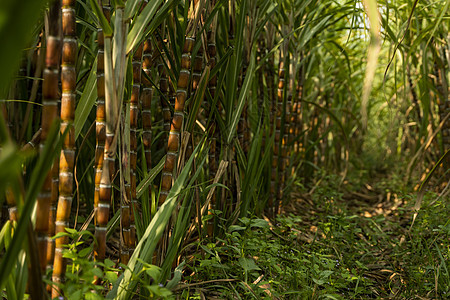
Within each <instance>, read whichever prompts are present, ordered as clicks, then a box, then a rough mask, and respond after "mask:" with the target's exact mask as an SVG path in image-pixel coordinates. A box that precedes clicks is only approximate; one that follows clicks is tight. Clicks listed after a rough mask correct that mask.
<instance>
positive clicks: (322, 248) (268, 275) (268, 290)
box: [179, 176, 450, 299]
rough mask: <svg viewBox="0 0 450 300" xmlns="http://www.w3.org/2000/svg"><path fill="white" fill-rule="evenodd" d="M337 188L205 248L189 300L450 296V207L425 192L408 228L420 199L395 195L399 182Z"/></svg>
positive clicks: (196, 262)
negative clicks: (206, 299) (361, 188)
mask: <svg viewBox="0 0 450 300" xmlns="http://www.w3.org/2000/svg"><path fill="white" fill-rule="evenodd" d="M334 182H336V177H335V176H327V177H326V178H325V179H324V180H323V181H322V183H321V184H320V185H319V186H318V187H317V188H316V190H315V193H314V195H313V196H312V197H311V196H308V195H307V191H306V190H300V191H299V192H298V193H295V192H294V195H296V197H295V198H294V199H293V200H292V202H291V203H290V205H288V206H287V207H286V208H285V210H286V212H284V213H283V214H281V215H280V216H279V217H278V218H277V219H276V220H275V221H273V222H272V223H268V222H267V221H266V220H263V219H259V218H243V219H240V220H239V223H238V224H236V225H234V226H232V227H231V228H230V230H229V231H228V233H226V235H225V237H224V238H223V239H216V240H214V243H211V242H210V243H204V244H200V245H197V250H198V251H195V252H196V253H194V254H192V255H191V256H190V257H189V258H188V259H187V266H186V269H185V273H184V275H185V277H184V278H183V279H184V284H186V287H185V289H184V290H183V291H182V292H179V293H180V294H181V295H182V297H181V298H182V299H196V297H197V299H200V298H198V297H200V296H201V295H200V294H203V295H204V296H206V297H214V296H215V297H218V298H228V299H231V298H233V299H237V298H239V297H241V298H242V299H262V298H267V299H271V297H270V296H269V294H270V295H271V296H272V297H275V298H278V299H375V298H377V299H379V298H389V297H393V298H396V299H409V298H417V297H418V296H420V297H424V298H441V299H442V298H446V295H447V294H448V293H449V288H450V285H449V280H450V277H449V273H448V269H447V265H448V259H449V254H450V253H449V246H450V241H449V233H450V222H449V221H448V219H449V216H450V209H449V206H448V204H446V203H445V201H443V200H441V201H438V202H436V203H434V204H433V205H429V204H430V202H432V201H433V199H435V198H436V197H437V195H436V194H434V193H429V194H427V196H426V197H425V199H424V203H423V206H422V210H421V211H420V212H419V215H418V217H417V220H416V222H415V224H414V226H413V227H412V229H411V230H409V228H410V225H411V221H412V210H411V209H412V207H413V205H414V201H415V195H414V194H411V193H407V194H403V193H400V192H396V191H395V190H396V187H395V180H393V181H392V182H386V181H383V180H380V181H378V182H374V183H373V185H374V187H375V188H376V189H377V190H374V191H367V190H365V191H366V193H364V194H363V196H360V197H358V196H357V195H356V194H354V192H358V191H354V190H353V186H352V184H351V183H348V184H347V185H344V186H343V188H342V189H341V190H342V191H343V192H341V191H338V190H337V189H336V187H334V186H333V183H334ZM386 184H387V185H386ZM389 184H391V185H390V186H389ZM344 190H345V191H344ZM359 192H360V193H363V192H364V191H359ZM388 197H389V199H388ZM223 279H228V280H232V281H226V282H224V281H222V280H223ZM238 295H239V296H238Z"/></svg>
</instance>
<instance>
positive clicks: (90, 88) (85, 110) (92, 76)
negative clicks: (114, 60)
mask: <svg viewBox="0 0 450 300" xmlns="http://www.w3.org/2000/svg"><path fill="white" fill-rule="evenodd" d="M93 65H94V66H95V65H97V58H96V59H95V60H94V62H93ZM96 99H97V70H96V68H91V72H90V73H89V77H88V79H87V81H86V84H85V86H84V90H83V93H82V94H81V98H80V101H78V105H77V108H76V109H75V121H74V124H73V125H74V127H75V140H76V139H77V138H78V136H79V135H80V132H81V130H82V129H83V126H84V124H85V123H86V120H87V118H88V116H89V114H90V112H91V110H92V107H93V106H94V104H95V100H96Z"/></svg>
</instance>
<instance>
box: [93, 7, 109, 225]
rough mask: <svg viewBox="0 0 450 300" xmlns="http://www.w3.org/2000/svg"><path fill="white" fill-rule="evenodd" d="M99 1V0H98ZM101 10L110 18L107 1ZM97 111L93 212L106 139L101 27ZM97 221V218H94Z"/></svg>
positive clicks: (96, 199)
mask: <svg viewBox="0 0 450 300" xmlns="http://www.w3.org/2000/svg"><path fill="white" fill-rule="evenodd" d="M100 1H101V0H100ZM102 10H103V14H104V15H105V17H106V19H107V20H109V19H110V10H111V7H110V6H109V1H102ZM97 43H98V52H97V112H96V119H95V132H96V135H95V137H96V146H95V161H94V166H95V180H94V181H95V183H94V185H95V188H94V212H95V214H97V207H98V203H99V201H100V180H101V178H102V168H103V157H104V152H105V139H106V124H105V120H106V116H105V43H104V36H103V29H102V28H98V29H97ZM94 222H95V223H97V218H95V221H94Z"/></svg>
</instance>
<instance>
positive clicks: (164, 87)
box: [158, 46, 171, 136]
mask: <svg viewBox="0 0 450 300" xmlns="http://www.w3.org/2000/svg"><path fill="white" fill-rule="evenodd" d="M159 49H160V56H159V58H158V73H159V91H160V92H161V93H160V95H159V97H160V101H161V107H162V111H163V121H164V123H163V130H164V132H165V136H166V134H167V132H169V131H170V120H171V112H170V108H169V104H168V101H169V79H168V78H167V71H166V68H165V66H164V61H163V60H164V55H163V53H164V52H163V50H162V46H160V47H159Z"/></svg>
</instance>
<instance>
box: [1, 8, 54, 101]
mask: <svg viewBox="0 0 450 300" xmlns="http://www.w3.org/2000/svg"><path fill="white" fill-rule="evenodd" d="M47 2H48V1H47V0H25V1H16V0H2V1H0V3H1V4H0V41H1V43H2V45H3V47H0V66H1V68H2V71H1V72H0V97H2V94H3V93H4V92H5V91H6V90H5V88H6V87H7V86H8V84H9V82H10V79H11V76H12V75H13V73H14V71H15V69H17V67H18V63H19V60H20V58H21V57H22V55H23V52H22V51H21V50H22V49H23V48H24V47H25V46H26V44H27V42H29V40H30V37H31V33H32V32H33V30H34V27H35V24H36V23H38V19H39V18H41V17H42V14H43V12H44V10H43V8H44V7H45V5H46V4H47Z"/></svg>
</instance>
